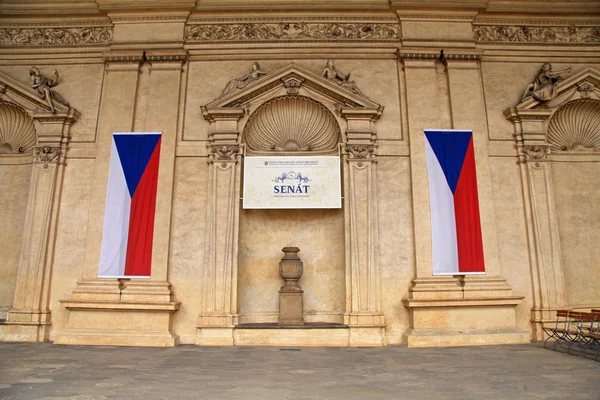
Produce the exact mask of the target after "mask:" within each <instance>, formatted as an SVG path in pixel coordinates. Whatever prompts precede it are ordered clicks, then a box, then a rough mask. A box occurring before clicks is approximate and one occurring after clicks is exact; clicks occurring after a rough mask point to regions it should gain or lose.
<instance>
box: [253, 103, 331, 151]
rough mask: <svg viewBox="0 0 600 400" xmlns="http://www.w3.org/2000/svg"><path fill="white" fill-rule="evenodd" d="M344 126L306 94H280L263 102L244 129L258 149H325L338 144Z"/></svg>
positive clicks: (255, 148) (254, 146)
mask: <svg viewBox="0 0 600 400" xmlns="http://www.w3.org/2000/svg"><path fill="white" fill-rule="evenodd" d="M339 136H340V127H339V125H338V123H337V121H336V120H335V118H334V116H333V115H332V114H331V112H329V110H327V109H326V108H325V107H324V106H323V105H322V104H320V103H318V102H316V101H314V100H311V99H309V98H307V97H302V96H284V97H277V98H275V99H273V100H270V101H268V102H266V103H265V104H263V105H261V106H260V107H259V108H258V109H257V110H256V111H255V112H254V113H253V114H252V115H251V116H250V118H249V120H248V123H247V124H246V127H245V128H244V137H245V140H246V144H247V145H248V147H249V148H250V149H252V150H257V151H323V150H332V149H334V148H335V146H336V145H337V143H338V139H339Z"/></svg>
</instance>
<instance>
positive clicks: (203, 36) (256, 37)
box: [185, 22, 400, 42]
mask: <svg viewBox="0 0 600 400" xmlns="http://www.w3.org/2000/svg"><path fill="white" fill-rule="evenodd" d="M185 39H186V40H187V41H190V42H207V41H261V40H298V41H307V40H398V39H400V28H399V26H398V25H397V24H385V23H322V24H319V23H305V22H298V23H286V22H282V23H242V24H203V25H192V26H188V27H186V30H185Z"/></svg>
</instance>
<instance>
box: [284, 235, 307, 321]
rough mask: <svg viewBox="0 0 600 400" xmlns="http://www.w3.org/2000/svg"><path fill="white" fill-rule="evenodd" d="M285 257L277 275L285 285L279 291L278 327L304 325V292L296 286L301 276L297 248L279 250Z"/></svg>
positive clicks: (300, 263)
mask: <svg viewBox="0 0 600 400" xmlns="http://www.w3.org/2000/svg"><path fill="white" fill-rule="evenodd" d="M281 251H283V252H284V253H285V256H283V258H282V259H281V262H280V263H279V274H280V275H281V277H282V278H283V280H284V281H285V284H284V285H283V286H282V287H281V289H280V290H279V321H278V322H279V325H285V326H292V325H304V318H303V317H302V310H303V298H302V295H303V294H304V290H302V288H301V287H300V285H298V280H299V279H300V277H301V276H302V267H303V265H302V261H301V260H300V257H298V252H299V251H300V249H299V248H298V247H284V248H283V249H281Z"/></svg>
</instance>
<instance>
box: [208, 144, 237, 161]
mask: <svg viewBox="0 0 600 400" xmlns="http://www.w3.org/2000/svg"><path fill="white" fill-rule="evenodd" d="M239 151H240V145H239V144H219V145H210V153H211V154H212V155H213V157H215V158H216V160H218V161H234V160H235V157H236V156H237V154H238V153H239Z"/></svg>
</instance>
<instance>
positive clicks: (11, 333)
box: [0, 323, 50, 342]
mask: <svg viewBox="0 0 600 400" xmlns="http://www.w3.org/2000/svg"><path fill="white" fill-rule="evenodd" d="M49 330H50V325H40V324H39V323H31V324H10V323H4V324H0V342H43V341H45V340H47V338H48V333H49Z"/></svg>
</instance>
